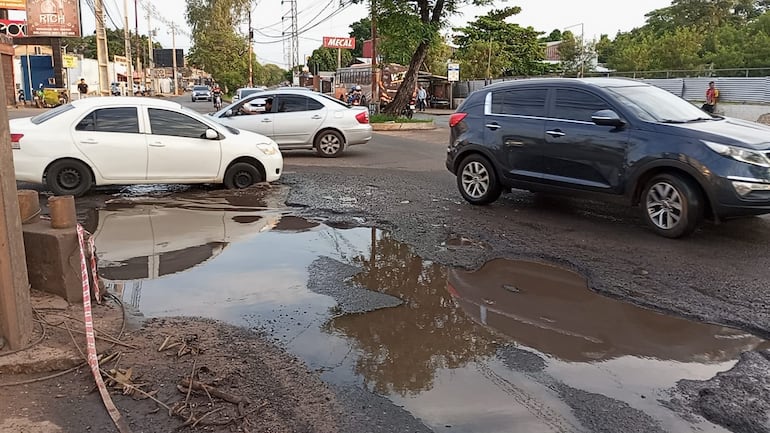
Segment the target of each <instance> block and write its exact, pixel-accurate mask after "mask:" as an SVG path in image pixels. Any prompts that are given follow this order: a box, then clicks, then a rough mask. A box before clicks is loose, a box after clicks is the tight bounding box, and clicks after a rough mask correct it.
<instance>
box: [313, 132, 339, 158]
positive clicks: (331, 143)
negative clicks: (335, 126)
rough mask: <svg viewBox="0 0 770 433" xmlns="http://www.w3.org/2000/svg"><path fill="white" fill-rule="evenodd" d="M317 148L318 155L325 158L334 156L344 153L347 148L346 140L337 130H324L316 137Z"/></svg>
mask: <svg viewBox="0 0 770 433" xmlns="http://www.w3.org/2000/svg"><path fill="white" fill-rule="evenodd" d="M315 148H316V152H318V155H320V156H322V157H324V158H334V157H336V156H339V155H340V154H341V153H342V150H343V149H344V148H345V140H344V138H343V137H342V135H341V134H340V133H339V132H337V131H323V132H321V133H320V134H318V136H317V137H316V139H315Z"/></svg>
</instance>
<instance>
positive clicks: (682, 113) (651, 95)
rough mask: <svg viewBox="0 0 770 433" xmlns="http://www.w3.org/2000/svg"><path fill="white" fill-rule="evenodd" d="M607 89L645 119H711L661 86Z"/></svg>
mask: <svg viewBox="0 0 770 433" xmlns="http://www.w3.org/2000/svg"><path fill="white" fill-rule="evenodd" d="M605 89H606V90H607V91H608V92H610V93H612V94H613V95H615V96H616V97H617V98H618V100H619V101H620V102H621V103H622V104H623V105H624V106H625V107H626V108H628V109H629V110H631V111H633V112H634V113H635V114H636V115H637V116H639V117H640V118H642V119H643V120H647V121H652V122H665V123H684V122H693V121H697V120H709V119H711V117H710V116H709V115H708V114H706V113H704V112H703V111H701V110H700V109H699V108H698V107H696V106H694V105H692V104H691V103H689V102H687V101H685V100H684V99H682V98H680V97H678V96H676V95H674V94H673V93H670V92H668V91H666V90H663V89H661V88H659V87H654V86H625V87H606V88H605Z"/></svg>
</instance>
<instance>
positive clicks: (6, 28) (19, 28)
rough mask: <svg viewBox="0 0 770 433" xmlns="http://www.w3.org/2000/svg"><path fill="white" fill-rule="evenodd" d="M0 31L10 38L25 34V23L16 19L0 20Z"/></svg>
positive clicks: (20, 36)
mask: <svg viewBox="0 0 770 433" xmlns="http://www.w3.org/2000/svg"><path fill="white" fill-rule="evenodd" d="M0 33H2V34H4V35H8V36H10V37H12V38H23V37H24V36H27V23H25V22H24V21H18V20H0Z"/></svg>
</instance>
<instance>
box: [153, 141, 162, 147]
mask: <svg viewBox="0 0 770 433" xmlns="http://www.w3.org/2000/svg"><path fill="white" fill-rule="evenodd" d="M150 147H166V145H165V144H163V143H161V142H160V141H156V142H155V143H150Z"/></svg>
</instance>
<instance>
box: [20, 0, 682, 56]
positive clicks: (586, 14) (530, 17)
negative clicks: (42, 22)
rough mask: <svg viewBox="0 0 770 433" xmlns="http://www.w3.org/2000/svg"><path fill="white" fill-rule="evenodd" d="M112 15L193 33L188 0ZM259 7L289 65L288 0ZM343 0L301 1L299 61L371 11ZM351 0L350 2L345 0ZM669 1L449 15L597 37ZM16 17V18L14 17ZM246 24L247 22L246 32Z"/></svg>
mask: <svg viewBox="0 0 770 433" xmlns="http://www.w3.org/2000/svg"><path fill="white" fill-rule="evenodd" d="M103 1H104V4H105V7H106V9H107V11H108V12H109V15H110V16H111V17H112V19H113V21H114V22H115V23H116V24H117V26H118V27H120V28H122V23H123V11H124V9H123V4H124V2H127V3H128V5H129V7H128V9H129V14H128V15H129V27H130V28H131V29H134V26H135V18H134V17H135V15H134V3H135V1H136V2H138V5H139V7H138V9H139V33H141V34H147V29H148V23H147V18H146V12H145V9H144V8H143V7H142V4H152V5H153V7H154V8H155V9H156V11H157V14H159V15H161V16H162V17H163V18H164V20H165V21H166V22H175V23H176V24H177V25H179V26H180V28H181V29H182V32H187V33H189V27H188V26H187V23H186V22H185V17H184V14H185V8H186V2H185V0H103ZM252 1H253V3H254V5H255V7H254V13H253V15H252V27H253V28H255V29H256V31H255V34H254V52H255V53H256V55H257V58H258V60H259V62H260V63H263V64H264V63H275V64H277V65H278V66H281V67H282V68H284V69H285V68H286V58H285V56H284V44H283V43H282V42H281V39H282V36H281V35H282V32H283V30H284V29H283V26H282V24H281V21H282V16H284V15H286V16H287V19H286V20H284V21H285V22H286V24H287V27H288V24H289V22H290V20H289V19H288V5H289V2H288V0H283V2H284V3H285V4H283V5H282V4H281V3H282V0H252ZM341 1H342V0H297V10H298V11H299V13H298V18H297V21H298V27H299V29H300V31H302V29H303V27H313V28H311V29H308V30H306V31H304V32H302V33H301V34H300V38H299V53H300V56H299V57H300V60H303V59H304V58H305V56H309V55H310V54H311V53H312V52H313V50H314V49H316V48H318V47H319V46H321V43H322V38H323V36H347V35H348V33H349V32H350V27H349V26H350V24H351V23H353V22H356V21H358V20H359V19H361V18H363V17H365V16H367V13H368V11H367V6H366V5H368V1H365V2H364V4H363V5H350V6H347V7H345V8H343V9H342V10H339V9H340V6H339V5H340V2H341ZM345 2H346V3H347V1H345ZM81 3H82V16H83V31H84V33H85V34H91V33H92V32H93V28H94V24H93V23H94V17H93V12H92V11H91V9H90V8H89V7H88V6H87V2H86V1H84V0H81ZM670 4H671V0H643V1H639V0H581V1H573V0H517V1H500V0H497V1H495V5H494V6H490V7H483V8H480V7H474V6H465V7H463V8H462V9H461V14H459V15H457V16H454V17H452V18H451V20H450V22H451V24H452V26H456V27H457V26H463V25H465V24H466V23H467V22H468V21H472V20H474V19H475V18H476V16H478V15H484V14H485V13H486V12H488V11H489V10H491V9H493V8H498V9H499V8H503V7H506V6H520V7H521V9H522V11H521V13H520V14H519V15H515V16H514V17H511V18H509V19H508V21H509V22H513V23H517V24H519V25H521V26H523V27H527V26H532V27H533V28H534V29H535V30H539V31H543V32H545V33H546V34H547V33H550V32H551V30H554V29H562V30H564V29H567V30H570V31H572V32H573V33H575V34H577V35H579V34H580V32H581V30H582V31H583V32H584V35H585V39H586V40H591V39H594V38H598V37H599V35H601V34H609V35H610V37H614V36H615V34H616V33H617V32H618V31H628V30H631V29H633V28H634V27H639V26H641V25H643V24H644V22H645V18H644V15H645V14H646V13H647V12H650V11H652V10H654V9H659V8H662V7H666V6H668V5H670ZM11 18H12V19H13V18H14V17H13V16H11ZM107 25H108V26H110V27H113V26H112V21H110V19H109V18H108V19H107ZM151 26H152V27H153V28H155V29H157V37H156V38H155V39H157V40H158V41H159V42H160V43H161V44H162V45H163V47H164V48H171V46H172V36H171V34H170V26H169V25H168V24H167V23H164V22H161V20H159V19H156V18H155V17H152V18H151ZM247 27H248V26H247V25H246V23H245V22H244V24H243V26H242V31H243V32H245V31H246V28H247ZM176 45H177V48H182V49H184V50H185V51H187V49H189V48H190V45H191V41H190V39H189V38H188V37H187V36H186V35H184V34H177V37H176Z"/></svg>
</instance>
